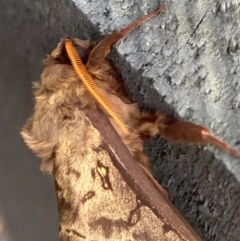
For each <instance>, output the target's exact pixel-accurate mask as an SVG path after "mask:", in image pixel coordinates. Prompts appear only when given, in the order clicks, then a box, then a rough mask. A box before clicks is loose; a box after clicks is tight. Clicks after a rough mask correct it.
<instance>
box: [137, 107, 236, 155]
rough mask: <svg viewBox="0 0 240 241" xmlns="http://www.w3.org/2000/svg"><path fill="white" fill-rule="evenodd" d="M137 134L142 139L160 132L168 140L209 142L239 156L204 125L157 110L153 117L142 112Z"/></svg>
mask: <svg viewBox="0 0 240 241" xmlns="http://www.w3.org/2000/svg"><path fill="white" fill-rule="evenodd" d="M139 134H140V136H141V137H142V138H143V139H147V138H149V137H150V136H153V135H156V134H160V135H161V136H163V137H164V138H166V139H168V140H172V141H176V142H181V143H188V144H202V145H205V144H207V143H210V144H213V145H215V146H217V147H219V148H221V149H222V150H224V151H227V152H229V153H231V154H233V155H234V156H237V157H240V152H239V151H237V150H236V149H234V148H233V147H231V146H230V145H229V144H228V143H227V142H224V141H223V140H221V139H219V138H218V137H216V136H214V135H212V134H211V133H210V131H209V130H208V129H207V128H206V127H204V126H201V125H196V124H193V123H191V122H186V121H181V120H177V119H172V118H168V117H167V116H166V115H165V114H163V113H161V112H159V111H157V112H156V113H155V115H154V116H153V117H151V116H150V115H149V114H146V113H145V114H143V116H142V118H141V120H140V125H139Z"/></svg>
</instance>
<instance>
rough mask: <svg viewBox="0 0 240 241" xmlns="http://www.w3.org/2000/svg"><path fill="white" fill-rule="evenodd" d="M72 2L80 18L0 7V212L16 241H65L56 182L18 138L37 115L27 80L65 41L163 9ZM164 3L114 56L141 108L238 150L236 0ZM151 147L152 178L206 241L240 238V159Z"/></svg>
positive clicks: (65, 3) (50, 7) (66, 3)
mask: <svg viewBox="0 0 240 241" xmlns="http://www.w3.org/2000/svg"><path fill="white" fill-rule="evenodd" d="M74 2H75V3H76V5H77V6H78V7H79V9H81V11H80V10H79V9H77V8H76V7H75V6H74V5H73V3H72V2H71V1H70V0H61V1H56V0H55V1H51V0H38V1H31V0H21V1H20V0H8V1H1V2H0V10H1V15H0V18H1V21H0V32H1V38H0V46H1V60H0V102H1V103H2V105H1V107H0V108H1V125H0V133H1V135H0V136H1V138H2V139H1V146H0V153H1V154H0V155H1V162H0V202H1V204H0V205H2V207H1V208H2V209H3V214H4V219H5V220H6V222H7V223H8V224H9V225H8V231H9V232H8V233H9V235H10V236H11V238H12V239H13V240H18V241H25V240H34V241H42V240H58V238H57V233H58V221H57V213H56V202H55V195H54V191H53V184H52V181H51V179H50V178H49V177H47V176H43V175H42V174H41V173H40V172H39V171H38V166H39V161H38V160H36V158H35V157H34V155H33V154H31V152H30V151H29V150H27V148H26V147H25V145H24V144H23V142H22V140H21V138H20V136H19V134H18V132H19V131H20V128H21V127H22V125H23V124H24V122H25V121H26V119H27V117H29V116H30V113H31V111H32V101H31V100H32V95H31V84H30V83H31V82H32V81H34V80H36V79H37V78H38V77H39V74H40V71H41V69H42V64H41V61H42V59H43V58H44V57H45V55H46V54H47V53H49V52H50V51H51V50H52V49H53V48H54V47H55V46H56V43H57V42H58V41H59V39H60V38H61V37H63V36H65V35H71V36H77V37H79V38H84V39H86V38H91V39H93V40H96V39H99V38H100V37H99V36H100V35H107V34H109V33H110V32H111V31H112V30H114V29H120V28H122V27H124V26H125V25H126V24H128V23H130V22H132V21H133V20H135V19H137V18H138V17H140V16H142V15H143V14H144V13H146V12H149V11H150V10H153V9H154V8H155V7H157V6H158V5H159V4H161V2H160V1H157V0H151V1H133V0H125V1H117V0H91V1H89V0H74ZM165 2H166V5H167V11H166V13H165V14H162V15H159V16H157V17H155V18H154V19H152V20H150V21H149V22H147V23H146V24H144V25H143V26H142V27H140V28H139V29H138V30H137V31H135V32H134V33H132V34H131V35H130V36H128V37H126V38H125V39H124V40H123V41H122V42H121V43H120V44H118V45H117V46H116V48H114V49H113V53H112V56H111V57H112V58H113V59H114V61H115V62H116V66H117V67H118V68H119V70H120V71H121V73H122V75H123V77H124V81H125V84H126V86H127V87H128V89H129V91H130V93H131V94H132V96H133V98H134V100H136V101H137V102H138V103H139V104H140V105H141V106H143V107H145V108H149V109H163V110H165V111H166V112H167V113H169V114H171V115H173V116H176V117H179V118H182V119H184V120H189V121H192V122H194V123H198V124H203V125H205V126H207V127H209V128H210V129H211V130H212V132H213V133H214V134H216V135H218V136H220V137H222V138H223V139H225V140H226V141H228V142H229V143H231V144H232V145H234V146H235V147H236V148H238V149H240V121H239V119H240V81H239V75H240V69H239V68H240V67H239V64H238V63H239V38H240V30H239V24H240V19H239V9H240V5H239V3H238V1H226V0H225V1H217V0H215V1H214V0H195V1H190V0H188V1H187V0H183V1H176V0H173V1H170V0H168V1H165ZM84 14H86V16H87V17H86V16H85V15H84ZM88 20H89V21H88ZM93 26H95V27H93ZM98 31H99V34H98ZM146 150H147V152H148V153H149V154H150V156H151V158H152V161H153V173H154V174H155V177H156V178H157V179H158V180H159V181H160V182H161V183H162V184H163V186H164V187H165V188H166V189H167V190H168V191H169V193H170V196H171V199H172V201H173V202H174V203H175V205H176V206H177V207H178V208H179V210H180V211H181V212H182V213H183V215H184V216H185V217H186V218H187V219H188V220H189V222H190V223H191V224H192V226H193V227H194V228H195V229H196V231H197V232H198V233H199V235H200V236H201V237H202V238H203V239H204V240H209V241H215V240H216V241H226V240H231V241H237V240H239V238H238V237H239V235H240V229H239V228H238V226H239V223H240V209H239V200H240V191H239V190H240V185H239V180H240V164H239V160H238V159H236V158H234V157H232V156H230V155H229V154H227V153H224V152H223V151H221V150H218V149H217V148H215V147H212V146H208V147H207V149H205V150H203V149H199V148H198V147H196V146H193V147H189V146H186V145H181V144H175V143H171V142H167V141H165V140H162V139H161V138H160V137H156V138H154V139H153V140H151V141H149V142H148V143H147V144H146ZM2 160H3V161H2ZM4 241H5V240H4Z"/></svg>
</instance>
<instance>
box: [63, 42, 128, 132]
mask: <svg viewBox="0 0 240 241" xmlns="http://www.w3.org/2000/svg"><path fill="white" fill-rule="evenodd" d="M65 48H66V51H67V54H68V57H69V59H70V61H71V63H72V66H73V68H74V70H75V72H76V73H77V75H78V76H79V78H80V79H81V80H82V82H83V84H84V86H85V87H86V88H87V90H88V91H89V92H90V93H91V95H92V96H93V97H94V98H95V99H96V100H97V102H98V103H99V104H100V105H101V106H102V107H103V109H104V110H105V111H106V112H107V113H108V114H109V115H110V116H111V117H112V118H113V119H114V120H115V121H116V123H117V124H118V125H119V126H120V127H121V129H122V130H123V131H124V132H125V133H128V128H127V126H126V125H125V123H124V121H123V120H122V118H121V117H120V115H119V113H118V112H117V111H116V108H115V107H114V106H113V105H112V104H111V103H110V102H109V100H108V98H107V97H106V96H105V95H104V93H102V91H101V90H100V89H99V87H98V86H97V85H96V83H95V82H94V81H93V79H92V76H91V75H90V74H89V73H88V71H87V69H86V67H85V65H84V64H83V63H82V61H81V59H80V57H79V56H78V53H77V51H76V49H75V47H74V46H73V44H72V42H71V41H70V40H69V39H67V40H65Z"/></svg>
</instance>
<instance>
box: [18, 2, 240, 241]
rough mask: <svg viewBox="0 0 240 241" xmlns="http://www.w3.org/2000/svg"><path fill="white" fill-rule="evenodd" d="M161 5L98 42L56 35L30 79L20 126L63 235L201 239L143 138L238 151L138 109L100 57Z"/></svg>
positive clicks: (74, 239) (197, 129)
mask: <svg viewBox="0 0 240 241" xmlns="http://www.w3.org/2000/svg"><path fill="white" fill-rule="evenodd" d="M163 10H164V5H163V6H160V7H159V8H158V9H157V10H155V11H154V12H152V13H150V14H148V15H146V16H144V17H143V18H142V19H140V20H138V21H136V22H135V23H133V24H131V25H130V26H128V27H126V28H124V29H123V30H121V31H119V32H114V33H112V34H111V35H110V36H108V37H106V38H105V39H104V40H102V41H101V42H100V43H99V44H98V45H96V46H93V45H92V44H90V42H89V41H85V40H80V39H76V38H64V39H62V40H61V42H60V43H59V44H58V46H57V48H56V49H55V50H54V51H53V52H52V53H51V54H50V55H49V56H48V57H47V59H46V60H45V69H44V71H43V73H42V75H41V81H39V82H35V83H34V88H35V110H34V114H33V115H32V117H31V118H30V119H29V120H28V121H27V123H26V125H25V126H24V128H23V130H22V132H21V134H22V136H23V139H24V141H25V142H26V144H27V145H28V146H29V147H30V148H31V149H32V150H33V151H34V152H35V153H36V154H37V155H38V157H40V158H42V160H43V161H42V164H41V169H42V170H43V171H45V172H49V173H52V174H53V176H54V179H55V184H56V192H57V199H58V208H59V219H60V238H61V240H64V241H80V240H96V241H102V240H113V241H115V240H124V241H125V240H129V241H130V240H149V241H152V240H154V241H155V240H156V241H159V240H164V241H165V240H166V241H170V240H171V241H178V240H179V241H180V240H187V241H197V240H201V239H200V238H199V236H198V235H197V234H196V233H195V232H194V231H193V229H192V228H191V227H190V226H189V224H188V223H187V222H186V221H185V220H184V219H183V217H182V216H181V215H180V214H179V213H178V211H177V210H176V209H175V208H174V207H173V206H172V204H171V203H170V201H169V200H168V197H167V195H166V192H165V191H164V190H163V189H162V188H161V186H160V185H158V184H157V183H156V181H154V179H153V178H152V176H151V174H150V171H149V168H148V163H149V160H148V157H147V156H146V155H145V154H144V153H143V142H144V140H146V139H147V138H149V137H151V136H154V135H156V134H160V135H162V136H163V137H165V138H167V139H170V140H174V141H179V142H186V143H190V144H192V143H193V144H194V143H196V144H205V143H208V142H210V143H212V144H215V145H217V146H218V147H220V148H222V149H224V150H226V151H229V152H231V153H232V154H234V155H237V156H240V153H239V152H238V151H236V150H235V149H233V148H232V147H230V146H229V145H228V144H227V143H225V142H223V141H221V140H219V139H218V138H216V137H215V136H213V135H211V134H210V133H209V131H208V129H207V128H205V127H203V126H199V125H195V124H192V123H189V122H184V121H180V120H176V119H170V118H169V117H167V116H166V115H165V114H164V113H161V112H159V111H157V112H156V113H148V112H141V111H140V110H139V108H138V106H137V104H136V103H133V102H132V100H131V99H130V98H129V96H128V95H127V92H126V91H125V89H124V87H123V86H122V84H121V83H120V82H118V79H119V74H118V73H117V70H116V69H115V68H114V66H113V65H112V63H111V62H109V61H108V60H107V59H106V55H107V53H108V51H109V48H110V46H111V45H112V44H114V43H115V42H117V41H118V40H119V39H120V38H122V37H123V36H124V35H126V34H128V33H129V32H130V31H132V30H133V29H135V28H136V27H138V26H139V25H140V24H141V23H143V21H146V20H147V19H148V18H150V17H153V16H154V15H156V14H157V13H158V12H161V11H163ZM67 42H70V43H71V44H73V45H74V46H75V47H76V48H77V49H78V52H79V55H80V58H81V61H82V62H83V63H84V64H85V66H86V69H87V72H88V73H89V74H90V76H91V78H92V79H93V80H94V83H95V84H96V86H97V88H98V90H100V92H101V93H102V94H103V97H104V98H105V100H106V103H107V105H108V106H113V107H114V109H113V110H112V111H113V112H116V113H117V114H118V116H120V117H121V121H122V122H123V125H124V126H125V127H126V129H127V130H128V131H125V130H124V128H122V127H121V125H119V123H118V122H117V121H116V120H115V118H114V116H112V115H111V114H109V112H108V109H106V108H103V106H102V104H100V103H99V101H97V100H96V99H95V98H94V97H93V96H92V94H90V92H89V91H88V90H87V88H86V87H85V85H84V84H83V83H82V82H81V80H83V79H80V78H79V77H78V75H77V73H76V72H77V71H76V68H75V67H74V68H73V67H72V65H71V61H70V59H69V58H70V55H69V52H68V50H67V48H66V43H67Z"/></svg>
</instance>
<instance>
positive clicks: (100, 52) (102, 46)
mask: <svg viewBox="0 0 240 241" xmlns="http://www.w3.org/2000/svg"><path fill="white" fill-rule="evenodd" d="M164 10H165V4H163V5H161V6H159V7H158V8H157V9H156V10H154V11H152V12H150V13H148V14H146V15H145V16H143V17H141V18H140V19H138V20H137V21H135V22H134V23H132V24H130V25H128V26H127V27H125V28H123V29H122V30H120V31H116V32H113V33H112V34H110V35H109V36H107V37H106V38H105V39H103V40H102V41H101V42H100V43H98V44H97V46H96V47H95V48H94V49H93V50H92V51H91V53H90V55H89V58H88V62H87V66H88V67H89V69H96V68H98V67H99V65H100V64H101V63H102V61H103V60H104V59H105V58H106V56H107V54H108V52H109V51H110V47H111V46H112V45H113V44H115V43H116V42H117V41H118V40H120V39H121V38H123V37H124V36H126V35H128V34H129V33H130V32H132V31H133V30H134V29H136V28H137V27H139V26H140V25H142V24H143V23H144V22H146V21H147V20H149V19H150V18H152V17H154V16H155V15H157V14H158V13H160V12H163V11H164Z"/></svg>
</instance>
